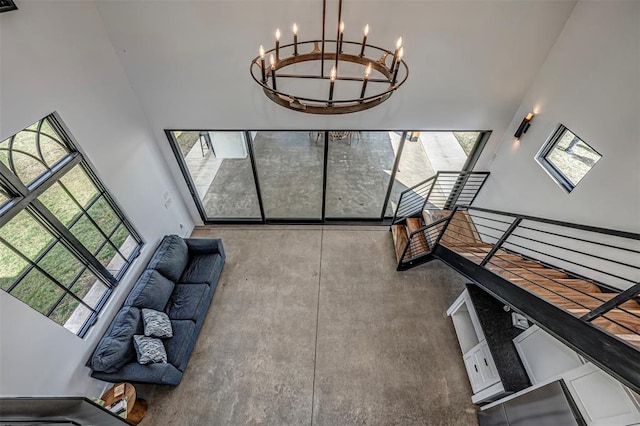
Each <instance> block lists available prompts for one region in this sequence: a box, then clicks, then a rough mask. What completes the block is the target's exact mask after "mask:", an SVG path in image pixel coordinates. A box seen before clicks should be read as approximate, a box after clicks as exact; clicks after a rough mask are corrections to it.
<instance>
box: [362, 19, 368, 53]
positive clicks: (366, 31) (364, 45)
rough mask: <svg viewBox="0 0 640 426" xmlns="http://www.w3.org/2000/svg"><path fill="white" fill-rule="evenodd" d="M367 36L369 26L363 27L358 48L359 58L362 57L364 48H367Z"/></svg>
mask: <svg viewBox="0 0 640 426" xmlns="http://www.w3.org/2000/svg"><path fill="white" fill-rule="evenodd" d="M368 35H369V24H367V25H365V26H364V37H363V38H362V47H361V48H360V56H364V48H365V47H366V46H367V36H368Z"/></svg>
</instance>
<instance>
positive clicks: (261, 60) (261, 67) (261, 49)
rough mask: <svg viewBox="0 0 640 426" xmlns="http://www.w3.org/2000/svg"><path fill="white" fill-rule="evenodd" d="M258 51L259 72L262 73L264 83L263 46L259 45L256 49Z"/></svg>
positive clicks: (265, 76)
mask: <svg viewBox="0 0 640 426" xmlns="http://www.w3.org/2000/svg"><path fill="white" fill-rule="evenodd" d="M258 52H259V53H260V72H261V73H262V82H263V83H266V82H267V75H266V71H265V69H264V47H262V46H260V49H258Z"/></svg>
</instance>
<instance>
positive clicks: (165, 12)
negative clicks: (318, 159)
mask: <svg viewBox="0 0 640 426" xmlns="http://www.w3.org/2000/svg"><path fill="white" fill-rule="evenodd" d="M96 3H97V7H98V11H99V14H100V16H101V17H102V20H103V22H104V25H105V27H106V30H107V33H108V35H109V38H110V40H111V42H112V44H113V46H114V47H115V49H116V52H117V54H118V56H119V58H120V60H121V62H122V65H123V67H124V69H125V72H126V74H127V76H128V78H129V80H130V81H131V84H132V87H133V89H134V91H135V92H136V94H137V96H138V98H139V100H140V102H141V104H142V107H143V109H144V111H145V112H146V114H147V117H148V119H149V121H150V124H151V126H152V128H153V129H154V131H155V132H156V133H157V135H158V137H159V138H164V136H163V135H162V129H165V128H210V129H245V128H249V129H267V128H280V129H309V128H328V127H333V128H359V129H400V128H415V129H420V130H438V129H441V130H442V129H447V130H448V129H469V130H471V129H476V130H485V129H486V130H494V131H495V132H496V133H499V135H498V136H501V134H502V131H503V130H504V129H505V128H506V126H507V125H508V124H509V122H510V121H511V118H512V116H513V114H514V112H515V110H516V108H517V107H518V105H519V104H520V102H521V100H522V98H523V96H524V94H525V93H526V90H527V89H528V88H529V86H530V84H531V82H532V80H533V77H534V76H535V74H536V72H537V71H538V69H539V68H540V66H541V65H542V63H543V62H544V60H545V58H546V56H547V54H548V52H549V51H550V49H551V47H552V46H553V44H554V42H555V40H556V39H557V37H558V35H559V33H560V31H561V30H562V27H563V25H564V23H565V21H566V19H567V18H568V16H569V15H570V13H571V11H572V9H573V7H574V5H575V3H576V2H575V1H574V0H571V1H562V0H559V1H536V0H531V1H480V0H477V1H441V2H431V1H375V0H366V1H364V0H361V1H353V0H349V1H346V2H345V3H344V6H343V16H344V21H345V23H346V31H345V34H346V38H347V39H351V40H354V41H357V40H360V39H361V37H362V35H361V34H362V32H361V31H362V28H363V27H364V25H365V23H368V24H369V25H370V26H371V32H370V36H369V42H371V43H373V44H376V45H381V46H386V47H388V48H391V47H392V46H393V42H394V41H395V39H396V38H397V37H398V36H399V35H402V36H404V40H405V47H406V55H405V59H406V61H407V63H408V64H409V67H410V73H411V74H410V77H409V80H408V81H407V83H406V85H405V86H403V88H402V89H401V90H400V91H399V92H398V93H396V94H394V96H393V97H392V98H391V99H390V100H389V101H387V102H386V103H385V104H383V106H380V107H377V108H374V109H373V110H370V111H367V112H363V113H357V114H348V115H343V116H337V117H336V116H333V117H319V116H311V115H308V114H301V113H297V112H292V111H289V110H286V109H284V108H282V107H279V106H277V105H275V104H273V103H272V102H270V101H268V100H267V99H266V98H265V97H264V95H263V94H262V93H261V91H260V89H259V88H258V86H257V85H256V84H255V83H254V82H253V80H252V79H251V77H250V76H249V63H250V61H251V59H252V58H254V57H255V56H256V55H257V49H258V46H259V45H260V44H264V45H265V46H266V47H267V46H269V45H270V44H272V43H273V32H274V31H275V28H276V27H279V28H281V30H282V32H283V41H286V40H287V38H290V37H291V33H290V28H291V25H292V24H293V22H296V23H297V24H298V25H299V26H300V39H301V40H303V39H305V38H319V37H320V32H321V13H322V2H321V1H320V0H304V1H302V0H296V1H250V0H243V1H241V2H238V1H189V0H183V1H110V0H98V1H97V2H96ZM328 16H329V18H328V21H327V22H328V28H330V27H331V26H332V25H335V20H336V19H337V18H336V4H335V2H334V3H332V4H330V5H329V7H328ZM333 28H335V27H333ZM333 31H334V30H333V29H332V30H331V32H333ZM289 42H290V41H289ZM494 136H495V134H494Z"/></svg>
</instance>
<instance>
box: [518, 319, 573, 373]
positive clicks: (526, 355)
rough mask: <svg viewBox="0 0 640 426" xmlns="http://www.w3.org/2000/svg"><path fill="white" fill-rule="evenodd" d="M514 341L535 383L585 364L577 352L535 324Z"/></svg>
mask: <svg viewBox="0 0 640 426" xmlns="http://www.w3.org/2000/svg"><path fill="white" fill-rule="evenodd" d="M513 343H514V345H515V346H516V350H517V351H518V355H520V359H521V360H522V364H523V365H524V368H525V370H526V371H527V374H528V375H529V379H530V380H531V384H534V385H535V384H537V383H542V382H547V381H549V380H551V379H553V378H555V377H558V376H560V375H562V374H563V373H565V372H567V371H570V370H573V369H574V368H576V367H580V366H581V365H582V364H583V361H582V358H581V357H580V356H579V355H578V354H577V353H575V352H574V351H572V350H571V349H569V347H567V346H566V345H564V344H563V343H561V342H560V341H558V340H557V339H555V338H554V337H553V336H551V335H550V334H548V333H547V332H545V331H543V330H541V329H540V328H538V326H535V325H534V326H532V327H530V328H528V329H527V330H526V331H524V332H523V333H522V334H520V335H519V336H518V337H516V338H515V339H513Z"/></svg>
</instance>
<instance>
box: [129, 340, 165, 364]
mask: <svg viewBox="0 0 640 426" xmlns="http://www.w3.org/2000/svg"><path fill="white" fill-rule="evenodd" d="M133 343H134V346H135V347H136V352H137V353H138V362H139V363H140V364H153V363H166V362H167V351H165V349H164V345H163V344H162V340H160V339H154V338H153V337H147V336H141V335H139V334H136V335H135V336H133Z"/></svg>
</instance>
